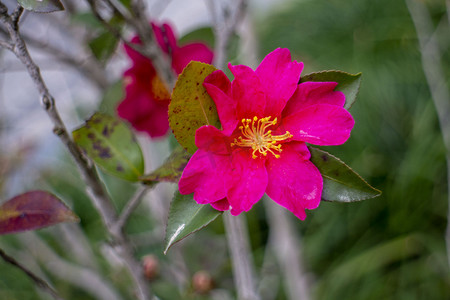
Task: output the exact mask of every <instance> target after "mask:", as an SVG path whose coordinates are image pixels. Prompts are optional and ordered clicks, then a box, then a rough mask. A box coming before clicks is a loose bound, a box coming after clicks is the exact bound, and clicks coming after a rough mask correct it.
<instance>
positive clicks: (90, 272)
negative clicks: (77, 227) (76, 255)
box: [18, 232, 123, 300]
mask: <svg viewBox="0 0 450 300" xmlns="http://www.w3.org/2000/svg"><path fill="white" fill-rule="evenodd" d="M18 239H19V241H20V242H21V243H22V245H23V246H24V248H28V249H27V250H28V251H24V252H25V253H23V254H22V257H24V256H26V258H27V259H34V260H35V261H36V263H35V264H36V265H42V266H44V267H45V269H46V271H47V272H48V273H50V274H52V275H53V276H54V277H55V278H58V280H60V281H63V282H66V283H68V284H70V285H71V286H74V287H77V288H79V289H81V290H83V291H85V292H86V293H88V294H90V295H91V296H92V297H93V298H94V299H108V300H123V298H122V296H121V295H120V293H119V292H118V290H117V289H116V287H115V286H113V285H112V284H111V283H110V282H108V281H107V280H105V278H103V276H102V275H101V274H99V273H98V272H97V271H96V270H94V269H92V268H91V267H90V266H80V265H78V264H75V263H73V262H69V261H67V260H66V259H64V258H62V257H61V256H60V255H59V254H57V253H56V252H55V251H54V250H53V249H52V248H50V247H49V246H48V245H47V244H46V243H45V242H44V241H43V240H42V239H41V238H40V237H39V236H38V235H37V234H36V233H34V232H29V233H27V234H22V235H20V236H19V237H18ZM29 245H33V247H29Z"/></svg>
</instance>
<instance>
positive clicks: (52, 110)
mask: <svg viewBox="0 0 450 300" xmlns="http://www.w3.org/2000/svg"><path fill="white" fill-rule="evenodd" d="M4 8H5V6H4V4H3V3H2V2H1V1H0V22H1V23H3V25H4V26H5V27H6V29H7V31H8V33H9V35H10V37H11V41H12V43H13V44H14V48H13V52H14V54H15V55H16V56H17V58H18V59H19V60H20V61H21V62H22V64H23V65H24V66H25V67H26V69H27V71H28V73H29V75H30V77H31V79H32V80H33V82H34V84H35V86H36V88H37V90H38V92H39V95H40V97H41V100H42V104H43V106H44V109H45V111H46V112H47V115H48V116H49V118H50V120H51V121H52V123H53V126H54V128H53V132H54V133H55V134H56V135H57V136H58V137H59V138H60V140H61V141H62V142H63V144H64V145H65V146H66V148H67V149H68V151H69V152H70V154H71V155H72V157H73V158H74V160H75V163H76V165H77V167H78V169H79V171H80V173H81V175H82V177H83V180H84V182H85V184H86V187H87V192H88V194H89V196H90V197H91V199H92V201H93V203H94V205H95V207H96V209H97V210H98V211H99V213H100V215H101V217H102V219H103V223H104V224H105V226H106V228H107V230H108V231H109V233H110V235H111V236H112V239H113V244H114V248H115V250H116V251H117V252H118V255H119V257H121V258H122V259H123V260H124V262H125V264H126V265H127V267H128V270H129V271H130V274H131V275H132V277H133V279H134V281H135V283H136V287H137V289H138V295H139V299H142V300H144V299H149V298H150V295H151V293H150V290H149V287H148V285H147V282H146V280H145V277H144V274H143V270H142V268H141V265H140V263H139V262H138V261H136V260H135V258H134V256H133V249H132V247H131V245H130V244H129V242H128V240H127V239H126V237H125V235H124V234H123V233H122V232H121V231H120V232H117V231H115V230H113V225H114V223H115V222H116V219H117V215H116V210H115V207H114V206H113V204H112V201H111V199H110V198H109V195H108V194H107V193H106V191H105V189H104V187H103V185H102V183H101V180H100V178H99V176H98V173H97V171H96V169H95V167H94V166H93V164H92V163H90V161H88V160H87V159H86V157H85V156H84V155H83V154H82V153H81V151H80V149H79V148H78V147H77V145H76V144H75V143H74V141H73V140H72V138H71V137H70V135H69V133H68V131H67V129H66V127H65V124H64V123H63V121H62V119H61V117H60V115H59V112H58V110H57V109H56V106H55V100H54V98H53V96H52V95H51V94H50V92H49V90H48V88H47V86H46V84H45V82H44V80H43V78H42V76H41V73H40V70H39V67H38V66H37V65H36V64H35V63H34V61H33V59H32V58H31V56H30V54H29V52H28V49H27V47H26V44H25V42H24V40H23V38H22V37H21V35H20V34H19V27H18V26H15V24H14V22H13V20H12V18H11V17H10V16H9V15H8V14H7V10H5V9H4Z"/></svg>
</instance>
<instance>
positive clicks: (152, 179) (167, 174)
mask: <svg viewBox="0 0 450 300" xmlns="http://www.w3.org/2000/svg"><path fill="white" fill-rule="evenodd" d="M190 158H191V155H190V154H189V153H187V152H186V150H184V149H183V148H182V147H180V146H178V148H176V149H175V150H174V151H173V152H172V154H171V155H170V156H169V157H168V158H167V160H166V161H165V162H164V163H163V164H162V165H161V166H160V167H159V168H157V169H156V170H154V171H153V172H151V173H150V174H148V175H144V176H142V177H141V178H139V179H140V180H141V181H142V182H143V183H145V184H154V183H156V182H161V181H166V182H178V180H179V179H180V177H181V174H182V173H183V170H184V167H186V165H187V163H188V161H189V159H190Z"/></svg>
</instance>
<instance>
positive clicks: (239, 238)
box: [209, 0, 260, 300]
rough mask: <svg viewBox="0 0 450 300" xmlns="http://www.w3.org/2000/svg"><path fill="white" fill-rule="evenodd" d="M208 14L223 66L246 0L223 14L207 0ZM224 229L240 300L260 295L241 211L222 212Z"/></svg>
mask: <svg viewBox="0 0 450 300" xmlns="http://www.w3.org/2000/svg"><path fill="white" fill-rule="evenodd" d="M211 1H212V0H211ZM209 4H210V11H211V15H212V16H213V24H214V32H215V36H216V47H215V49H214V57H215V58H214V61H215V62H214V64H215V66H216V67H217V68H219V69H223V68H224V67H225V59H226V57H227V49H228V44H229V41H230V37H231V35H232V34H233V33H234V32H235V30H236V26H237V24H238V23H239V21H240V20H241V18H242V17H243V16H244V15H245V11H246V8H247V1H246V0H237V4H236V7H234V9H233V10H232V12H231V13H228V12H225V11H222V12H221V13H222V14H223V16H220V17H223V18H220V20H219V16H218V15H217V13H218V12H216V9H215V3H214V2H209ZM223 220H224V224H225V232H226V235H227V241H228V249H229V251H230V256H231V260H232V263H233V277H234V282H235V285H236V290H237V294H238V299H239V300H255V299H260V297H259V295H258V293H257V292H256V283H255V276H254V267H253V262H252V258H251V252H250V246H249V239H248V229H247V223H246V221H245V219H244V216H243V215H240V216H235V217H234V216H232V215H231V214H230V213H228V212H227V213H225V214H224V216H223Z"/></svg>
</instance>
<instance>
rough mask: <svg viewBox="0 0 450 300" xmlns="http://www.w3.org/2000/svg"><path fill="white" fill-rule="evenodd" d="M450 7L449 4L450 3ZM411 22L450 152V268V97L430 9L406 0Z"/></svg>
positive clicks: (449, 155)
mask: <svg viewBox="0 0 450 300" xmlns="http://www.w3.org/2000/svg"><path fill="white" fill-rule="evenodd" d="M447 4H449V1H447ZM406 6H407V7H408V10H409V13H410V15H411V19H412V21H413V23H414V26H415V28H416V33H417V38H418V40H419V46H420V52H421V54H422V68H423V70H424V72H425V77H426V80H427V83H428V87H429V89H430V92H431V97H432V99H433V102H434V106H435V107H436V111H437V116H438V119H439V125H440V127H441V133H442V138H443V140H444V146H445V149H446V162H447V189H448V190H447V193H448V195H447V197H448V211H447V230H446V234H445V241H446V246H447V259H448V264H449V265H450V94H449V90H448V87H447V83H446V77H445V75H444V71H443V70H442V61H441V57H442V54H441V51H440V49H439V44H438V42H437V37H436V35H433V34H432V32H433V29H432V28H433V25H432V22H431V18H430V16H429V13H428V10H427V8H426V6H425V5H424V4H423V3H422V2H420V1H416V0H406ZM449 20H450V19H449Z"/></svg>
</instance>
